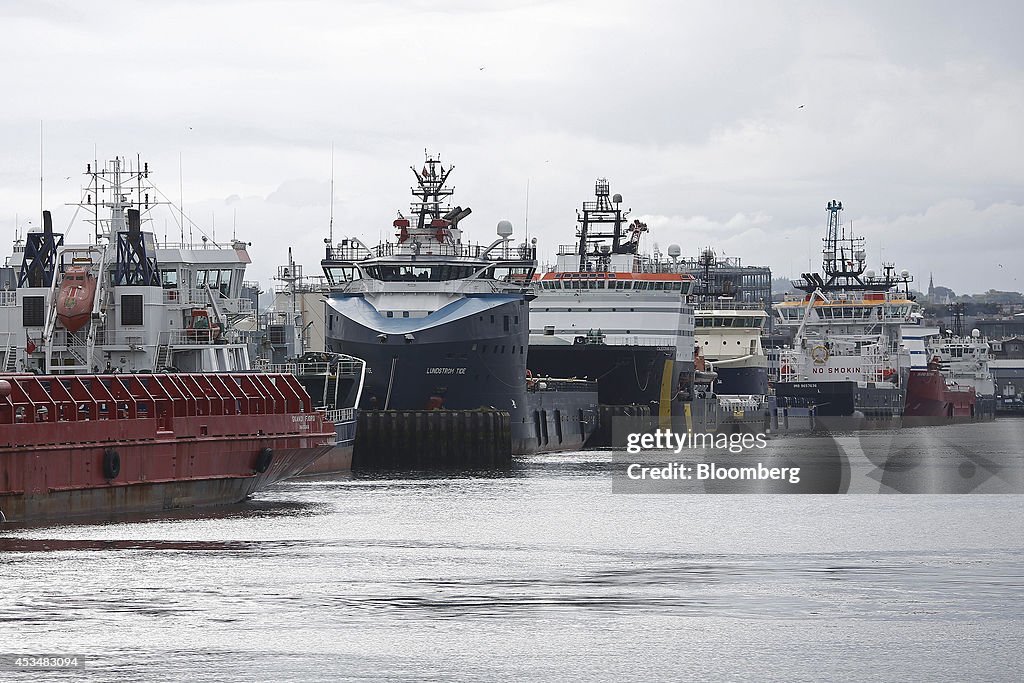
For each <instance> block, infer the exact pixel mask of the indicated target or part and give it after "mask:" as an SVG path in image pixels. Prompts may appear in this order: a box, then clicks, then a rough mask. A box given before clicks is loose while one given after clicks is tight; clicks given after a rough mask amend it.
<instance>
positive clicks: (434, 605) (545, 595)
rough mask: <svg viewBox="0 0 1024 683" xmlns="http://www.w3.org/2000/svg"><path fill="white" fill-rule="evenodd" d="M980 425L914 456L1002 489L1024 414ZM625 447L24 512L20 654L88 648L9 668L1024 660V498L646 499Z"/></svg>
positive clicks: (5, 636) (591, 667)
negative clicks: (87, 513)
mask: <svg viewBox="0 0 1024 683" xmlns="http://www.w3.org/2000/svg"><path fill="white" fill-rule="evenodd" d="M974 427H975V426H973V425H963V426H958V427H953V428H949V429H948V430H947V431H946V432H941V431H940V432H936V431H935V430H931V431H929V432H928V434H929V435H930V437H931V440H930V441H928V440H925V439H924V438H923V437H922V445H921V446H920V449H919V451H918V452H917V453H916V455H915V454H913V453H910V454H907V453H906V452H905V451H907V447H906V446H905V445H901V446H900V450H901V452H903V455H902V456H901V457H902V458H911V459H913V458H917V460H918V461H922V460H927V459H928V458H933V459H934V458H939V459H940V460H941V459H943V458H944V459H950V458H955V457H961V458H962V457H965V454H966V455H972V456H976V455H977V454H979V453H982V452H984V453H986V454H987V455H988V456H989V460H988V461H991V460H992V459H998V460H999V463H998V464H997V466H996V465H994V466H993V467H994V471H995V473H994V474H990V475H989V476H985V477H984V479H985V481H978V482H977V486H973V487H972V488H971V490H973V491H975V492H977V491H984V490H999V488H998V487H995V488H994V489H993V488H991V481H992V480H998V479H1001V478H1004V479H1005V478H1007V477H1010V475H1009V474H1008V472H1011V471H1013V470H1015V469H1016V470H1019V466H1020V462H1018V460H1020V459H1024V449H1022V448H1021V447H1020V445H1021V443H1024V439H1022V438H1021V437H1022V436H1024V421H1022V422H1012V421H1010V422H1007V421H999V422H997V423H996V424H994V425H988V426H987V428H983V429H981V430H974V431H971V430H972V429H973V428H974ZM875 436H876V437H877V435H875ZM935 439H939V440H938V441H936V440H935ZM961 443H969V444H973V445H972V446H971V448H967V447H966V446H965V447H963V448H960V447H959V446H957V444H961ZM943 444H945V445H943ZM858 446H859V447H860V448H861V449H862V450H863V449H864V446H863V443H862V439H860V437H859V436H857V435H854V436H852V437H845V440H843V448H844V452H848V453H853V451H855V450H856V448H857V447H858ZM787 447H788V446H787ZM800 447H801V445H800V442H798V441H794V442H793V445H792V448H800ZM958 448H960V451H957V449H958ZM958 453H959V455H957V454H958ZM936 454H937V455H936ZM996 456H998V458H996ZM851 458H852V456H851ZM988 461H987V462H988ZM990 464H991V463H990ZM951 465H952V466H953V467H954V468H955V470H956V471H957V472H958V473H959V475H960V476H961V478H963V479H965V480H966V479H969V477H968V476H967V475H970V476H971V477H975V476H979V472H982V471H987V469H986V467H987V466H985V465H984V463H982V464H981V465H977V466H976V468H975V469H974V470H971V471H969V472H967V471H965V470H964V469H963V468H962V463H957V462H955V461H954V462H952V463H951ZM615 467H616V465H615V464H614V463H613V462H612V457H611V454H610V453H607V452H588V453H571V454H558V455H548V456H540V457H534V458H529V459H524V460H523V461H521V462H520V463H519V464H517V466H516V468H515V469H514V470H513V471H512V472H510V473H506V474H502V475H475V476H474V475H462V476H446V477H426V476H418V475H415V474H410V475H406V476H404V477H390V478H384V477H380V478H374V477H366V476H356V477H339V478H333V479H318V480H304V481H295V482H287V483H284V484H281V485H278V486H277V487H276V488H274V489H273V490H271V491H268V492H267V493H265V494H262V495H261V496H259V498H258V499H257V500H255V501H252V502H251V503H248V504H245V505H241V506H237V507H233V508H230V509H224V510H219V511H216V512H212V513H203V514H194V513H193V514H189V515H185V514H179V515H175V516H172V517H164V518H152V519H138V518H135V519H122V520H118V521H113V522H105V523H80V524H74V525H64V526H49V527H39V526H35V527H31V526H30V527H16V526H10V525H8V526H6V527H2V528H0V620H2V624H0V651H2V652H4V653H10V654H16V653H24V654H28V655H31V654H51V655H52V654H77V655H79V656H84V657H85V659H86V665H85V669H84V670H77V671H71V672H58V671H47V672H45V674H43V675H41V674H40V673H39V672H22V673H11V672H7V671H4V672H0V678H3V677H6V676H15V677H18V676H20V677H21V678H22V679H24V680H41V679H44V678H45V679H62V678H64V679H69V680H70V679H77V678H80V677H81V676H83V675H86V676H91V677H95V678H97V679H103V680H125V681H127V680H138V679H145V678H154V679H155V678H160V679H168V678H169V679H179V680H181V679H194V678H199V677H202V678H204V679H232V680H252V681H266V680H311V679H315V680H345V679H371V680H380V679H410V678H417V679H420V678H427V679H453V678H455V679H480V680H484V679H486V680H493V679H498V678H510V677H516V678H519V679H524V678H525V679H546V680H550V679H556V680H567V679H593V678H599V679H614V680H618V679H665V678H671V679H684V678H695V679H701V678H714V679H721V678H727V679H733V680H751V681H762V680H820V679H821V678H824V677H826V676H827V677H829V678H846V679H854V680H891V679H908V680H921V679H926V680H933V679H947V680H948V679H957V680H959V679H963V678H971V679H984V680H1000V679H1003V680H1010V679H1013V680H1017V679H1018V675H1019V669H1020V666H1021V665H1022V664H1024V657H1022V654H1021V648H1020V642H1021V640H1022V638H1024V628H1022V626H1024V616H1022V614H1024V497H1022V496H1020V495H1013V494H998V493H997V494H993V495H932V494H928V495H840V496H824V495H805V496H800V495H763V494H762V495H702V494H694V495H627V494H616V493H613V492H612V472H613V471H614V469H615ZM873 469H877V468H872V467H868V466H862V465H860V464H858V462H857V461H856V460H855V459H853V460H852V464H851V465H850V472H851V474H850V476H851V478H852V479H855V480H857V481H862V480H871V476H872V470H873ZM881 469H882V470H883V471H884V470H886V469H893V468H886V467H883V468H881ZM895 469H900V468H895ZM902 469H904V470H905V469H906V467H903V468H902ZM1014 476H1015V475H1014ZM1010 478H1012V477H1010ZM873 481H875V483H876V484H878V483H879V482H880V479H878V477H875V478H874V480H873ZM986 482H988V483H986ZM879 487H880V484H879V485H878V486H875V490H877V489H878V488H879ZM866 488H868V489H870V487H866Z"/></svg>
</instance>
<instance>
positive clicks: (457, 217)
mask: <svg viewBox="0 0 1024 683" xmlns="http://www.w3.org/2000/svg"><path fill="white" fill-rule="evenodd" d="M471 213H473V209H471V208H469V207H468V206H467V207H466V208H465V209H463V210H462V211H459V212H458V213H457V214H455V217H454V218H452V223H455V224H458V222H459V221H461V220H462V219H463V218H465V217H466V216H468V215H469V214H471Z"/></svg>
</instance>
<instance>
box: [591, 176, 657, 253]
mask: <svg viewBox="0 0 1024 683" xmlns="http://www.w3.org/2000/svg"><path fill="white" fill-rule="evenodd" d="M594 195H595V198H596V201H593V202H583V214H582V215H580V213H579V212H578V211H577V212H576V220H577V221H578V222H579V224H580V225H579V228H577V233H578V235H579V238H580V243H579V257H580V271H581V272H582V271H585V270H587V259H588V254H589V252H590V245H591V243H593V244H594V246H595V248H599V246H600V245H599V244H598V243H599V242H600V241H601V240H607V239H611V241H612V245H611V253H612V254H630V253H636V245H635V244H634V242H633V241H630V242H627V243H626V244H625V245H623V244H622V221H623V219H624V218H625V217H626V216H627V215H628V214H629V211H628V210H626V211H623V210H622V208H621V206H620V205H621V204H622V195H620V194H616V195H614V196H610V189H609V185H608V179H607V178H598V179H597V182H596V183H595V184H594ZM609 224H610V225H611V231H610V232H609V231H608V228H605V229H604V230H603V231H602V230H601V226H608V225H609ZM644 227H646V226H644ZM605 250H607V247H606V248H605Z"/></svg>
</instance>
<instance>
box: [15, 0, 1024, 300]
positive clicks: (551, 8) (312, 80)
mask: <svg viewBox="0 0 1024 683" xmlns="http://www.w3.org/2000/svg"><path fill="white" fill-rule="evenodd" d="M68 8H73V6H72V5H67V4H60V5H59V7H57V8H54V7H52V6H43V7H42V9H39V8H38V7H37V6H36V5H34V4H32V3H17V2H14V3H5V4H4V7H3V9H2V10H0V12H2V13H3V16H4V21H3V22H0V59H3V60H4V63H5V64H8V65H11V68H7V69H4V70H3V72H2V73H0V88H3V91H4V92H7V93H11V97H9V98H8V100H7V101H6V102H5V106H4V108H3V110H2V111H0V124H2V125H0V149H3V150H4V153H3V155H2V156H0V226H3V225H7V226H13V225H14V223H15V220H16V218H15V217H16V216H18V217H20V218H22V219H24V217H25V216H34V215H35V214H37V213H38V207H39V175H40V172H39V161H40V153H39V143H40V139H39V137H40V135H39V133H40V121H42V122H43V129H44V131H43V140H42V142H43V168H44V173H43V175H44V176H45V183H44V200H45V204H46V205H47V206H48V207H50V208H52V209H53V210H54V211H55V216H56V215H58V214H59V215H60V216H61V220H62V221H67V222H69V221H70V218H71V211H70V210H68V211H66V210H65V208H64V207H61V206H60V205H62V204H63V203H64V202H71V201H75V200H76V199H77V196H78V191H79V188H80V185H81V180H80V178H81V177H80V175H79V172H80V171H81V170H84V164H85V163H86V162H88V161H91V160H94V159H95V158H96V157H97V156H98V157H99V159H100V160H103V159H105V158H109V157H111V156H113V155H115V154H123V155H128V156H131V157H134V155H136V154H139V153H141V154H142V156H143V158H144V159H145V160H148V161H150V164H151V168H152V169H154V180H155V182H156V183H157V185H158V186H159V187H160V188H161V189H162V190H163V192H164V193H165V194H166V196H168V197H171V198H173V199H174V200H175V201H178V199H179V197H180V198H183V200H184V203H185V211H186V212H187V213H189V214H190V215H192V216H193V218H194V220H197V221H200V220H201V222H203V223H204V224H205V223H208V222H212V220H213V219H214V216H216V220H217V223H218V224H220V225H225V224H228V223H229V222H231V221H232V220H234V215H232V216H231V217H229V215H228V214H229V212H230V213H231V214H236V215H237V224H238V226H239V234H240V235H241V234H242V232H243V229H244V232H245V234H246V235H247V239H251V240H252V241H253V242H254V247H253V249H254V264H253V266H252V267H251V268H252V270H253V272H254V273H263V274H266V275H269V273H271V272H272V270H273V268H274V267H275V266H276V264H277V263H279V262H281V261H282V259H283V258H285V253H284V250H285V246H286V245H285V242H295V247H296V254H297V255H298V256H301V258H303V259H304V260H305V262H306V264H307V272H309V271H310V270H315V267H314V266H313V265H311V264H315V263H316V262H317V261H318V260H319V258H320V250H321V248H322V241H321V240H322V238H323V237H324V236H325V234H323V233H325V232H326V230H325V229H323V228H326V226H327V223H328V221H329V215H330V206H329V204H330V197H331V192H330V188H329V181H328V179H329V178H330V177H331V165H332V159H331V150H332V146H333V149H334V175H335V179H336V184H335V196H336V201H335V207H334V208H335V235H343V234H354V235H357V236H360V237H363V238H365V239H367V240H370V241H376V240H377V239H378V238H381V237H388V236H389V235H390V223H391V219H392V218H393V217H394V215H395V212H396V211H398V210H406V208H407V206H408V203H409V200H410V199H411V197H410V196H409V186H410V184H411V183H412V176H411V173H410V172H409V166H410V165H413V166H417V167H418V165H419V164H421V163H422V158H423V157H422V155H423V150H424V148H428V149H429V150H430V151H431V152H432V153H440V154H441V155H442V158H443V159H444V160H445V161H446V162H453V163H455V165H456V166H457V168H458V170H457V171H456V173H455V174H454V176H453V181H454V184H455V186H456V195H455V197H454V200H455V201H456V202H457V203H459V204H461V205H463V206H472V207H473V209H474V213H473V215H472V216H471V217H470V219H467V221H466V222H465V224H464V225H465V227H466V230H467V237H468V239H470V240H473V241H481V242H487V241H489V240H490V239H491V238H492V236H493V235H494V225H495V224H496V223H497V221H498V220H501V219H509V220H511V221H512V222H513V224H514V225H515V226H516V230H517V237H518V236H525V235H526V233H527V232H529V233H530V235H532V236H537V237H538V239H539V247H540V252H541V254H542V255H546V256H547V257H549V258H550V257H551V256H552V255H553V254H554V251H555V250H556V249H557V246H558V244H560V243H569V242H571V241H573V237H574V232H573V231H574V226H575V218H576V213H575V212H576V210H577V208H578V207H579V205H580V203H581V202H583V201H585V200H589V199H590V198H591V196H592V192H593V182H594V179H595V178H597V177H607V178H608V179H609V180H610V181H611V183H612V191H613V192H620V193H622V194H623V196H624V198H625V201H624V205H625V206H627V207H629V208H632V209H633V215H635V216H640V217H647V218H648V222H649V224H650V225H652V226H656V227H652V233H651V235H650V237H649V240H648V241H649V242H650V241H658V242H659V244H660V245H662V247H663V248H665V247H666V246H667V244H669V243H672V242H678V243H680V245H681V246H682V248H683V251H684V253H688V254H693V253H696V250H697V249H698V248H700V247H704V246H712V247H714V248H715V249H716V250H719V251H720V252H725V253H726V254H728V255H729V256H739V257H742V258H743V261H744V263H748V264H755V263H759V264H760V263H765V264H767V265H770V266H772V267H773V269H774V270H775V271H776V272H778V273H786V274H788V273H789V272H797V273H798V272H800V271H802V270H805V269H806V267H807V265H808V263H811V265H812V267H813V266H814V265H816V264H817V262H818V261H819V260H820V254H819V253H818V252H819V245H820V237H821V234H822V232H823V230H824V225H825V215H824V206H825V203H826V202H827V201H828V200H830V199H833V198H837V199H840V200H842V201H843V202H844V204H846V206H847V217H848V218H852V219H853V221H854V223H855V225H856V226H857V227H858V229H860V228H861V227H862V225H863V228H864V230H865V231H870V232H871V233H872V234H870V235H869V237H870V238H871V241H872V244H875V243H878V248H880V249H881V250H882V256H884V258H885V259H886V260H892V261H896V262H898V263H901V264H906V267H908V268H910V269H912V270H915V272H919V271H921V272H923V271H924V269H930V268H932V267H934V268H935V270H936V281H937V282H942V283H943V284H947V283H948V284H950V286H953V287H954V288H955V289H956V290H957V291H964V290H966V291H976V290H985V289H988V288H989V287H999V288H1009V287H1010V286H1011V284H1012V282H1013V281H1012V279H1011V280H1009V281H1008V282H1007V281H1005V278H1004V277H1003V276H1001V275H1000V274H999V273H996V272H994V271H993V270H992V269H991V267H990V264H988V263H987V260H986V258H987V257H976V256H974V255H972V253H966V252H967V251H968V250H967V248H966V245H970V251H971V252H979V253H981V252H984V253H988V252H991V251H992V250H995V251H997V252H1010V253H1014V247H1013V244H1015V243H1016V241H1019V240H1016V238H1015V236H1016V231H1017V229H1018V228H1017V226H1018V225H1019V223H1015V222H1014V221H1016V218H1017V211H1018V203H1019V202H1020V201H1021V197H1022V196H1024V191H1022V190H1024V136H1021V135H1020V134H1019V130H1018V129H1019V122H1018V121H1017V118H1019V117H1018V116H1017V112H1020V111H1024V51H1021V50H1020V49H1019V46H1018V42H1019V41H1018V40H1017V36H1016V34H1015V30H1016V27H1017V26H1018V25H1019V24H1020V23H1021V19H1022V18H1024V16H1022V15H1024V7H1022V6H1019V4H1018V3H995V4H993V5H989V6H987V7H985V8H981V9H978V8H976V7H974V6H971V7H968V6H966V5H962V4H954V3H951V2H938V3H933V2H912V1H910V0H908V1H907V2H900V3H872V2H869V3H856V4H850V3H840V2H805V1H802V0H794V1H791V2H783V3H781V4H773V5H771V6H769V5H766V4H764V3H756V2H737V3H726V4H724V5H714V4H708V3H668V2H649V3H644V2H641V3H632V4H623V3H612V2H583V1H576V0H572V1H563V2H480V3H469V2H466V0H460V1H458V2H429V3H427V2H422V1H408V2H399V3H373V2H361V3H328V2H315V1H308V2H296V3H282V2H273V1H268V2H260V3H242V2H211V3H206V2H169V3H160V4H159V5H152V6H150V5H146V6H142V7H140V6H138V5H137V4H125V3H121V2H118V1H117V0H111V2H109V3H104V4H103V5H102V6H97V7H93V8H90V11H89V12H88V13H85V14H81V15H76V17H75V19H74V20H73V21H69V20H67V19H65V18H63V17H64V16H67V14H68V13H67V12H64V11H58V9H60V10H64V9H68ZM111 35H117V36H118V40H117V41H116V42H111V41H110V40H109V36H111ZM425 36H427V37H430V39H429V40H424V37H425ZM39 45H46V49H45V50H40V49H39ZM424 63H426V64H428V65H429V68H428V69H424V68H420V67H419V66H418V65H422V64H424ZM89 65H104V68H103V69H102V70H100V71H96V72H91V71H90V70H89V68H88V67H89ZM480 67H485V68H484V69H483V70H481V69H480ZM799 105H804V108H802V109H798V108H797V107H798V106H799ZM68 177H70V180H64V179H65V178H68ZM225 197H227V198H229V201H227V202H226V201H225V200H224V199H223V198H225ZM232 197H235V198H236V199H230V198H232ZM222 214H223V215H222ZM170 225H171V228H170V229H171V230H172V231H173V229H174V228H173V225H174V224H173V222H171V223H170ZM875 231H877V234H876V232H875ZM915 231H916V232H915ZM913 234H918V236H917V237H916V238H910V237H908V236H909V235H913ZM929 234H930V235H931V236H932V237H931V238H932V239H934V238H935V235H938V234H941V235H942V237H941V242H939V243H942V244H948V245H949V246H948V249H949V250H950V253H951V254H955V256H949V255H943V253H942V249H941V248H939V247H933V246H932V245H931V244H924V242H925V240H926V239H929V238H926V237H925V235H929ZM264 245H265V246H264ZM871 248H875V247H871ZM257 252H258V253H257ZM869 253H870V251H869ZM925 255H927V256H925ZM264 260H266V262H264ZM947 272H948V273H949V275H948V276H947V275H945V273H947ZM940 273H942V274H941V275H940ZM260 277H263V275H261V276H260ZM946 277H948V278H949V280H946V279H944V278H946Z"/></svg>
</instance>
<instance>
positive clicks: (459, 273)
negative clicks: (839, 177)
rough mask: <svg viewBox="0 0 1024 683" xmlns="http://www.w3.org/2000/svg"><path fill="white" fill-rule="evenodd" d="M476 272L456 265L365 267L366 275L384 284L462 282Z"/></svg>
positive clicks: (470, 267) (474, 269)
mask: <svg viewBox="0 0 1024 683" xmlns="http://www.w3.org/2000/svg"><path fill="white" fill-rule="evenodd" d="M474 272H476V268H475V267H474V266H457V265H447V264H446V265H435V266H421V265H415V266H411V265H375V266H367V267H366V274H367V275H369V276H370V277H371V278H373V279H375V280H382V281H384V282H423V281H428V282H444V281H447V280H464V279H466V278H468V277H469V276H471V275H472V274H473V273H474Z"/></svg>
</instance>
